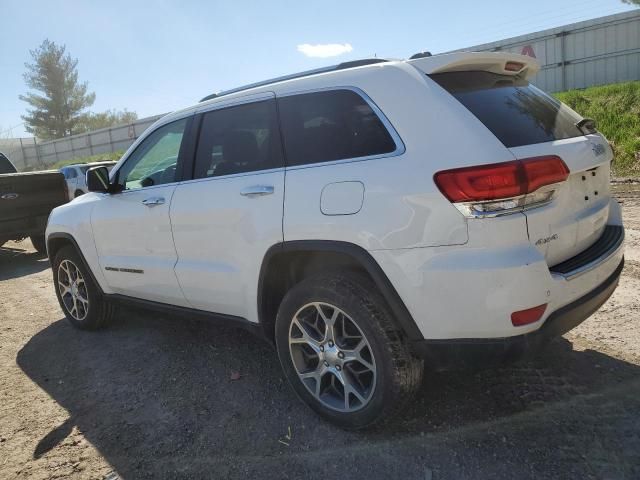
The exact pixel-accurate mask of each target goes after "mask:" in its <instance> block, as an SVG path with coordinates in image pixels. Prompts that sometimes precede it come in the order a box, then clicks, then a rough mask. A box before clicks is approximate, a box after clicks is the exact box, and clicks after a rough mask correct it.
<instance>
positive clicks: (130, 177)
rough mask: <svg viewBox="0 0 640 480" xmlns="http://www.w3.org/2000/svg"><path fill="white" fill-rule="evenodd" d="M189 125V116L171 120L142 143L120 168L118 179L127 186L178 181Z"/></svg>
mask: <svg viewBox="0 0 640 480" xmlns="http://www.w3.org/2000/svg"><path fill="white" fill-rule="evenodd" d="M186 126H187V119H186V118H183V119H182V120H178V121H176V122H172V123H169V124H167V125H164V126H162V127H160V128H158V129H157V130H156V131H154V132H153V133H152V134H151V135H149V136H148V137H147V138H145V139H144V140H143V141H142V143H141V144H140V145H138V147H137V148H136V149H135V151H134V152H133V153H132V154H131V155H130V156H129V158H127V161H126V162H125V163H124V165H122V167H121V168H120V170H119V171H118V182H119V183H120V184H121V185H123V186H124V188H125V190H133V189H136V188H142V187H151V186H153V185H164V184H165V183H172V182H175V181H176V167H177V164H178V154H179V153H180V145H181V144H182V137H183V135H184V131H185V128H186Z"/></svg>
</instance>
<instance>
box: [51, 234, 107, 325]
mask: <svg viewBox="0 0 640 480" xmlns="http://www.w3.org/2000/svg"><path fill="white" fill-rule="evenodd" d="M52 268H53V284H54V287H55V289H56V296H57V297H58V302H59V303H60V307H61V308H62V311H63V312H64V314H65V316H66V317H67V320H69V322H71V324H72V325H73V326H74V327H76V328H79V329H81V330H97V329H99V328H101V327H103V326H105V325H106V324H107V323H108V322H109V320H111V317H112V316H113V314H114V311H115V307H114V306H113V305H112V304H110V303H109V302H107V301H105V299H104V297H103V295H102V293H101V292H100V289H99V288H98V286H97V285H96V283H95V282H94V281H93V278H92V277H91V274H90V272H89V271H88V269H87V267H86V266H85V264H84V261H83V260H82V258H80V255H79V254H78V252H77V251H76V249H75V248H74V247H72V246H71V245H67V246H65V247H62V248H61V249H60V250H58V252H57V253H56V256H55V258H54V260H53V265H52Z"/></svg>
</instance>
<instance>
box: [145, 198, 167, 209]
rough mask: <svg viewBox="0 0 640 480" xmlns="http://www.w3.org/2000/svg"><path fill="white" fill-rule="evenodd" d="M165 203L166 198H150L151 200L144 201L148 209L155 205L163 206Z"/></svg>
mask: <svg viewBox="0 0 640 480" xmlns="http://www.w3.org/2000/svg"><path fill="white" fill-rule="evenodd" d="M163 203H164V197H150V198H145V199H144V200H143V201H142V204H143V205H146V206H147V207H153V206H154V205H162V204H163Z"/></svg>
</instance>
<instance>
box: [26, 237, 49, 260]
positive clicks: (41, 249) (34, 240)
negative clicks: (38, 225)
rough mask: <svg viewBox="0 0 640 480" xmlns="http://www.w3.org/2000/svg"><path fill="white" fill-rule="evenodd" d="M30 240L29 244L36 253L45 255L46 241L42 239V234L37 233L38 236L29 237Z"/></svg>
mask: <svg viewBox="0 0 640 480" xmlns="http://www.w3.org/2000/svg"><path fill="white" fill-rule="evenodd" d="M29 238H30V239H31V244H32V245H33V248H35V249H36V251H37V252H38V253H40V254H42V255H44V254H46V253H47V241H46V239H45V238H44V233H39V234H38V235H31V236H30V237H29Z"/></svg>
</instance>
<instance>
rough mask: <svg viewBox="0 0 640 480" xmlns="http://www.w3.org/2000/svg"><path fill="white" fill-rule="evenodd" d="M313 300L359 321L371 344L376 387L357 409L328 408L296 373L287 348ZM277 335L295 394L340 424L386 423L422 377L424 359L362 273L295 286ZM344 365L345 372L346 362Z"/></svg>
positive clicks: (286, 299)
mask: <svg viewBox="0 0 640 480" xmlns="http://www.w3.org/2000/svg"><path fill="white" fill-rule="evenodd" d="M311 302H322V303H327V304H331V305H334V306H335V307H337V308H338V309H340V310H342V311H343V312H344V313H345V314H346V315H348V316H349V317H351V318H350V320H352V321H353V320H355V322H354V323H356V325H357V327H358V328H359V329H360V332H361V333H362V334H363V336H364V337H366V340H367V341H368V343H369V345H370V353H371V355H372V356H373V357H374V359H375V362H372V363H375V368H376V375H375V377H374V378H375V381H372V383H375V388H373V389H372V390H371V392H372V393H370V397H369V400H368V403H364V404H363V405H364V406H362V407H361V408H360V409H359V410H356V411H350V412H341V411H337V410H334V409H331V408H329V407H327V406H326V405H324V404H323V403H322V402H321V401H320V400H319V399H318V398H316V396H315V395H314V394H312V393H311V392H310V390H309V389H308V388H307V387H305V384H304V383H303V381H302V380H301V379H300V378H299V376H298V373H297V371H296V367H295V366H294V363H293V360H292V355H291V352H290V348H289V333H290V328H291V324H292V322H293V318H294V316H295V315H296V313H297V312H299V310H300V309H301V308H302V307H303V306H305V305H307V304H309V303H311ZM275 340H276V347H277V351H278V357H279V359H280V364H281V365H282V369H283V370H284V373H285V375H286V377H287V379H288V380H289V383H290V384H291V386H292V387H293V389H294V390H295V392H296V394H297V395H298V396H299V397H300V399H301V400H302V401H303V402H304V403H306V404H307V405H308V406H309V407H311V409H312V410H314V411H315V412H316V413H318V414H319V415H320V416H321V417H323V418H324V419H326V420H328V421H330V422H331V423H334V424H336V425H338V426H339V427H341V428H345V429H350V430H352V429H361V428H367V427H372V426H377V425H380V424H383V423H385V422H388V421H389V420H391V419H392V418H393V417H394V416H395V415H396V414H398V413H399V412H400V411H402V410H403V408H405V407H406V405H407V404H408V403H409V402H410V401H411V400H412V399H413V397H414V394H415V392H416V390H417V389H418V388H419V386H420V384H421V382H422V376H423V371H424V362H423V361H422V360H419V359H417V358H416V357H414V356H413V355H412V354H411V351H410V349H409V345H408V342H407V341H406V339H405V337H404V335H403V332H402V331H401V329H400V328H399V327H398V326H397V324H396V323H395V321H394V320H393V317H392V315H391V313H390V311H389V308H388V307H387V305H386V302H385V301H384V298H383V297H382V295H381V294H380V293H379V291H378V290H377V289H376V287H375V286H374V285H373V284H372V283H371V282H370V281H369V280H368V279H367V278H365V277H361V276H359V275H355V274H350V273H334V274H320V275H316V276H313V277H310V278H308V279H305V280H303V281H302V282H300V283H299V284H297V285H295V286H294V287H293V288H292V289H291V290H290V291H289V292H287V294H286V295H285V297H284V299H283V300H282V303H281V305H280V308H279V310H278V315H277V318H276V327H275ZM336 343H337V342H336ZM323 351H324V350H323ZM323 363H324V362H323ZM319 364H320V361H318V365H319ZM342 368H343V369H344V371H343V374H345V373H346V370H347V368H346V365H345V366H343V367H342ZM320 383H321V384H322V382H320ZM321 396H322V394H321Z"/></svg>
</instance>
